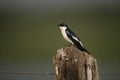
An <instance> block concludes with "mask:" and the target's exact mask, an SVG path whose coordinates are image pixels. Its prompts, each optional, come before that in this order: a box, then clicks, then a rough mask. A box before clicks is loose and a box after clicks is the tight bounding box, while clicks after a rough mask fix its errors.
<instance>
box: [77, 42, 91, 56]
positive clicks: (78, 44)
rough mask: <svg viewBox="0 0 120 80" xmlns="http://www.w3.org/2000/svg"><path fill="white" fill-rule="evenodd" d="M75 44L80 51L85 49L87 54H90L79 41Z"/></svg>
mask: <svg viewBox="0 0 120 80" xmlns="http://www.w3.org/2000/svg"><path fill="white" fill-rule="evenodd" d="M75 46H76V47H77V48H78V49H79V50H80V51H85V52H87V53H88V54H90V53H89V51H88V50H87V49H85V48H84V47H83V46H82V45H81V44H80V43H77V44H75Z"/></svg>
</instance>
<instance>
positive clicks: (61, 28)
mask: <svg viewBox="0 0 120 80" xmlns="http://www.w3.org/2000/svg"><path fill="white" fill-rule="evenodd" d="M59 28H60V30H61V33H62V35H63V37H64V39H65V40H66V41H68V42H70V43H72V44H74V43H73V42H72V41H71V40H70V39H69V38H68V36H67V34H66V32H65V30H66V29H67V27H59Z"/></svg>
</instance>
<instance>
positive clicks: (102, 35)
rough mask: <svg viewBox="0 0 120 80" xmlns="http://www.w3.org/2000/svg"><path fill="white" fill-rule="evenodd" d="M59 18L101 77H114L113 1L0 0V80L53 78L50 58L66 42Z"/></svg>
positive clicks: (118, 66) (118, 9) (119, 21)
mask: <svg viewBox="0 0 120 80" xmlns="http://www.w3.org/2000/svg"><path fill="white" fill-rule="evenodd" d="M61 22H65V23H66V24H68V26H70V28H71V29H72V30H73V32H75V33H76V34H77V35H78V36H79V38H80V39H81V41H82V43H83V44H84V45H85V47H86V48H87V49H88V50H89V52H90V53H91V54H92V55H93V56H94V57H95V58H96V59H97V62H98V67H99V73H100V74H101V75H100V78H101V80H120V49H119V46H120V1H119V0H1V1H0V72H1V73H0V80H54V75H53V76H48V77H46V76H40V75H22V74H2V72H16V73H24V72H28V73H29V72H35V73H54V67H53V64H52V57H53V56H54V55H55V54H56V51H57V49H59V48H61V47H63V46H65V45H68V44H69V43H67V42H66V41H65V40H64V39H63V37H62V35H61V33H60V31H59V29H58V27H57V25H58V24H59V23H61Z"/></svg>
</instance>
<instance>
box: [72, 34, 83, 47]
mask: <svg viewBox="0 0 120 80" xmlns="http://www.w3.org/2000/svg"><path fill="white" fill-rule="evenodd" d="M72 38H73V39H75V40H76V41H78V42H79V43H80V44H81V45H82V46H83V44H82V42H81V41H80V40H79V39H78V38H77V37H75V36H72Z"/></svg>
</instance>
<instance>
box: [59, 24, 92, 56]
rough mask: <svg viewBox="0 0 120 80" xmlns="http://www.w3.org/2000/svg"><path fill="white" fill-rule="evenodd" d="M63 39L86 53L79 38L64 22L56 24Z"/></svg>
mask: <svg viewBox="0 0 120 80" xmlns="http://www.w3.org/2000/svg"><path fill="white" fill-rule="evenodd" d="M58 27H59V29H60V31H61V33H62V35H63V37H64V39H65V40H66V41H67V42H69V43H71V44H72V45H75V46H76V47H77V48H78V49H79V50H80V51H85V52H87V53H88V54H90V53H89V51H88V50H87V49H86V48H85V47H84V45H83V44H82V42H81V41H80V39H79V38H78V37H77V36H76V34H75V33H74V32H73V31H72V30H71V29H70V28H69V27H68V25H67V24H66V23H60V24H59V25H58Z"/></svg>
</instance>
